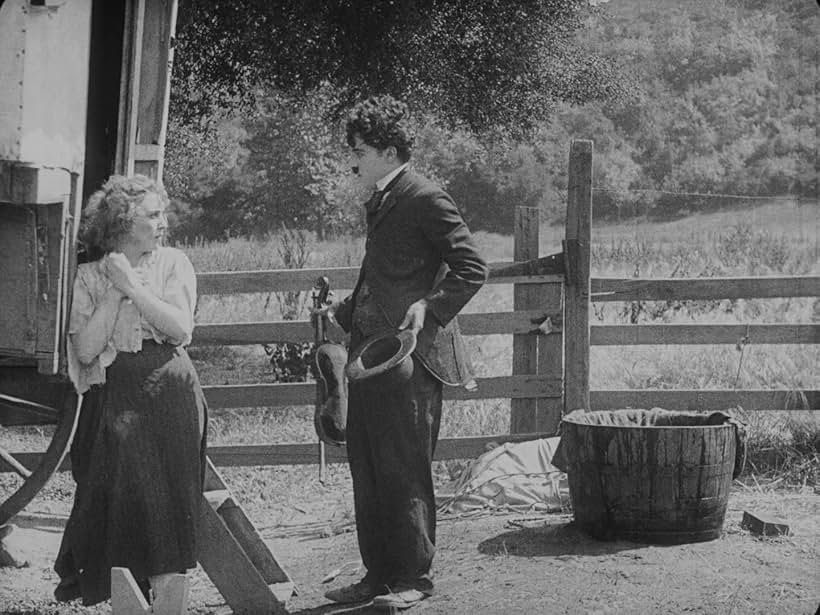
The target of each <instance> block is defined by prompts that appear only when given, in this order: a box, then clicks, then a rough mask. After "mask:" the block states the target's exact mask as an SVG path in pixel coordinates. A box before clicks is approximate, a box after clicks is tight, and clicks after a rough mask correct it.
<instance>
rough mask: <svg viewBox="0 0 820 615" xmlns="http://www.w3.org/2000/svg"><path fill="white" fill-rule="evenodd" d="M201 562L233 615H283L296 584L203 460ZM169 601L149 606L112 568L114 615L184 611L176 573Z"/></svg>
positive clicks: (125, 574) (125, 575)
mask: <svg viewBox="0 0 820 615" xmlns="http://www.w3.org/2000/svg"><path fill="white" fill-rule="evenodd" d="M197 528H198V529H197V531H198V534H197V548H198V550H199V563H200V565H201V566H202V568H203V570H205V573H206V574H207V575H208V577H209V578H210V579H211V581H212V582H213V584H214V585H215V586H216V588H217V589H218V590H219V593H220V594H222V597H223V598H225V602H227V604H228V606H229V607H230V608H231V610H232V611H233V613H235V614H236V615H240V614H242V615H257V614H259V615H262V614H264V615H287V609H286V608H285V602H286V601H287V600H288V598H290V597H291V596H292V595H293V594H294V593H295V585H294V583H293V581H292V580H291V579H290V576H288V573H287V572H285V570H284V569H283V568H282V566H281V565H280V564H279V562H277V561H276V558H275V557H274V556H273V554H272V553H271V552H270V549H268V546H267V545H266V544H265V543H264V542H263V541H262V538H260V536H259V534H258V533H257V531H256V528H255V527H254V526H253V524H252V523H251V522H250V520H249V519H248V517H247V516H246V515H245V512H244V511H243V510H242V509H241V508H240V507H239V506H238V505H237V504H236V502H235V501H234V499H233V497H231V494H230V491H229V490H228V486H227V485H226V484H225V481H224V480H223V479H222V477H221V476H220V475H219V473H218V472H217V471H216V468H215V467H214V466H213V464H212V463H211V460H210V459H208V460H207V466H206V468H205V489H204V495H203V497H202V500H201V503H200V507H199V519H198V523H197ZM179 577H180V578H179V579H178V580H177V582H176V584H175V585H174V586H172V590H173V591H172V592H171V594H173V595H172V596H171V598H170V600H166V602H169V604H168V605H165V604H157V603H155V604H154V605H153V609H152V607H150V606H149V605H148V603H147V602H146V600H145V598H144V597H143V595H142V593H141V592H140V590H139V588H138V587H137V584H136V582H135V581H134V580H133V577H132V576H131V573H130V572H129V571H128V570H127V569H124V568H114V569H113V570H112V572H111V606H112V611H113V615H150V614H151V613H154V614H155V615H181V614H182V613H184V612H185V610H186V609H187V606H186V605H187V600H188V594H187V582H186V579H185V577H184V575H179Z"/></svg>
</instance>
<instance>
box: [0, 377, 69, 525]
mask: <svg viewBox="0 0 820 615" xmlns="http://www.w3.org/2000/svg"><path fill="white" fill-rule="evenodd" d="M81 401H82V397H81V396H76V395H74V394H73V393H72V394H69V395H67V396H66V400H65V403H64V408H63V410H62V411H60V410H57V409H56V408H52V407H51V406H45V405H43V404H38V403H35V402H31V401H27V400H24V399H19V398H17V397H11V396H9V395H3V394H1V393H0V402H2V403H3V404H4V405H7V406H15V407H17V408H20V409H22V410H23V411H24V412H26V413H27V414H33V415H35V416H38V417H39V418H41V419H43V418H46V419H49V418H51V419H53V421H54V422H55V423H57V430H56V431H55V432H54V436H53V437H52V439H51V442H50V443H49V445H48V448H47V449H46V452H45V454H44V455H43V456H42V458H41V460H40V464H39V465H38V466H37V467H36V468H35V469H34V470H33V471H29V470H28V469H27V468H26V467H25V466H23V464H21V463H20V462H18V461H17V460H16V459H14V457H12V455H11V454H10V453H8V452H7V451H5V450H3V448H2V447H0V457H2V459H3V461H5V462H6V463H7V464H8V465H10V466H11V467H12V469H13V470H14V471H15V472H17V474H19V475H20V476H21V477H22V478H23V479H24V482H23V484H22V485H21V486H20V488H19V489H17V491H15V492H14V493H12V494H11V496H9V497H8V498H7V499H6V501H5V502H3V503H2V504H0V525H3V524H5V523H7V522H8V521H9V519H11V518H12V517H13V516H14V515H16V514H17V513H19V512H20V511H21V510H23V508H25V507H26V506H27V505H28V503H29V502H31V500H33V499H34V496H36V495H37V494H38V493H39V492H40V489H42V488H43V487H44V486H45V484H46V483H47V482H48V481H49V479H50V478H51V477H52V476H53V475H54V473H55V472H56V471H57V469H58V468H59V467H60V465H61V464H62V463H63V460H64V459H65V456H66V454H67V453H68V449H69V447H70V446H71V440H72V439H73V438H74V432H75V431H76V430H77V422H78V420H79V418H80V402H81Z"/></svg>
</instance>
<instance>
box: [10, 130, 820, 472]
mask: <svg viewBox="0 0 820 615" xmlns="http://www.w3.org/2000/svg"><path fill="white" fill-rule="evenodd" d="M591 206H592V143H591V142H590V141H574V142H573V143H572V147H571V152H570V161H569V191H568V211H567V223H566V235H565V236H566V239H565V241H564V242H563V246H562V252H561V254H557V255H553V257H552V261H551V262H552V263H553V264H552V266H551V267H542V266H540V265H539V261H536V260H535V259H538V257H539V254H538V249H539V248H538V246H539V237H538V235H539V224H538V210H537V209H531V208H518V209H517V210H516V212H515V235H514V242H515V243H514V255H513V258H514V262H513V263H494V264H492V265H491V278H490V280H489V281H488V283H489V284H507V285H509V284H512V285H513V289H514V303H513V311H512V312H490V313H470V314H463V315H462V316H460V317H459V319H460V322H461V327H462V331H463V333H464V334H465V335H490V334H504V335H510V336H512V344H513V357H512V370H511V371H512V375H510V376H499V377H493V378H482V379H479V380H478V385H479V386H478V389H477V390H476V391H467V390H465V389H463V388H452V387H445V391H444V393H445V399H458V400H469V399H503V398H506V399H510V400H511V404H510V412H511V416H510V425H511V429H510V431H511V433H509V434H488V435H486V436H479V437H466V438H443V439H442V440H440V441H439V444H438V447H437V450H436V458H437V459H453V458H468V457H474V456H476V455H478V454H480V453H482V452H483V451H484V450H485V447H486V445H487V444H488V443H489V442H505V441H517V440H526V439H532V438H534V437H538V436H546V435H553V434H555V433H556V430H557V428H558V425H559V423H560V419H561V415H562V413H565V412H567V411H570V410H573V409H575V408H589V409H592V410H599V409H615V408H627V407H633V408H642V407H653V406H661V407H664V408H668V409H673V410H688V409H723V408H727V407H731V406H737V405H740V406H742V407H743V408H745V409H746V410H775V409H795V408H807V409H820V391H817V390H810V391H801V392H799V393H797V392H794V391H789V390H658V389H643V390H593V391H590V390H589V349H590V345H607V346H613V345H619V346H623V345H644V344H687V345H688V344H732V345H734V344H736V343H737V342H738V341H739V340H740V339H742V338H745V339H747V340H748V341H749V342H751V343H753V344H817V343H818V342H820V325H818V324H796V325H795V324H749V325H746V324H734V325H727V324H698V325H688V324H687V325H679V324H672V325H667V324H663V325H661V324H659V325H592V326H590V323H589V313H590V309H591V305H590V304H591V302H592V301H596V302H597V301H658V300H660V301H667V300H719V299H747V298H771V297H817V296H820V277H818V276H793V277H755V278H712V279H702V278H697V279H685V278H675V279H633V278H630V279H612V278H590V272H589V267H590V241H591ZM542 260H548V259H542ZM525 262H528V263H529V264H528V265H524V266H521V267H519V268H518V269H519V272H518V273H516V271H515V267H513V265H515V264H516V263H518V264H521V263H525ZM556 262H557V263H563V267H562V268H560V269H561V270H560V271H558V272H556V271H555V269H556V267H555V263H556ZM545 271H548V273H545ZM511 272H512V273H511ZM357 274H358V270H357V269H356V268H350V267H345V268H336V269H333V268H331V269H327V268H326V269H321V270H318V269H314V270H311V269H298V270H276V271H247V272H227V273H200V274H199V275H198V276H197V279H198V285H199V293H200V294H201V295H231V294H239V293H270V292H287V291H304V290H306V289H310V288H311V287H312V286H313V283H314V281H315V279H316V278H317V277H318V276H320V275H326V276H328V277H329V278H330V280H331V282H332V284H333V286H334V288H338V289H345V288H352V287H353V286H354V285H355V282H356V278H357ZM545 318H549V321H548V322H549V324H550V327H545V326H541V327H539V326H538V324H537V323H542V321H544V320H545ZM534 323H535V324H534ZM562 323H563V326H561V324H562ZM545 331H550V332H545ZM312 340H313V329H312V328H311V325H310V323H309V322H308V321H306V320H305V321H281V322H252V323H228V324H207V323H204V324H198V325H197V327H196V329H195V332H194V340H193V345H194V346H207V345H211V346H213V345H256V344H265V343H276V342H280V343H281V342H309V341H312ZM204 388H205V394H206V396H207V399H208V403H209V405H210V407H211V408H213V409H223V408H250V407H271V406H309V407H310V406H312V405H313V404H314V402H315V393H316V389H315V384H314V383H288V384H233V385H231V384H228V385H209V386H205V387H204ZM311 411H312V410H311ZM209 455H210V457H211V459H212V460H213V461H214V463H215V464H216V465H219V466H253V465H279V464H310V463H318V461H319V449H318V444H317V443H316V442H303V443H293V444H270V445H244V446H213V447H210V449H209ZM16 456H17V457H18V459H19V460H20V461H21V462H23V463H31V464H36V462H37V458H38V457H39V454H36V453H30V454H25V453H21V454H19V455H16ZM326 460H327V461H329V462H343V461H346V457H345V452H344V450H343V449H340V448H334V447H328V450H327V455H326Z"/></svg>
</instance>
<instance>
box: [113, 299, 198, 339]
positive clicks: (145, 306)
mask: <svg viewBox="0 0 820 615" xmlns="http://www.w3.org/2000/svg"><path fill="white" fill-rule="evenodd" d="M128 297H129V298H130V299H131V301H133V302H134V305H136V306H137V309H138V310H139V311H140V314H142V317H143V318H145V320H147V321H148V322H149V323H150V324H151V326H153V327H154V328H155V329H157V330H158V331H160V332H162V333H164V334H165V335H167V336H168V338H169V339H170V340H171V341H172V342H174V343H177V344H181V343H182V341H183V340H184V339H185V338H186V337H187V336H188V335H190V334H191V330H192V329H193V323H192V322H191V315H190V313H189V312H188V311H187V310H184V309H182V308H180V307H177V306H175V305H171V304H170V303H167V302H165V301H163V300H162V299H160V298H159V297H157V296H155V295H154V294H153V293H152V292H151V291H150V290H148V288H147V287H145V286H141V285H139V286H136V287H132V288H131V290H130V292H129V293H128Z"/></svg>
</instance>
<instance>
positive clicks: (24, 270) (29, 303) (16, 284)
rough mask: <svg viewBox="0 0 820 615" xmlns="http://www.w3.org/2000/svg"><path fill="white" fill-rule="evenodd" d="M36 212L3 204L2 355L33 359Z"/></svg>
mask: <svg viewBox="0 0 820 615" xmlns="http://www.w3.org/2000/svg"><path fill="white" fill-rule="evenodd" d="M35 225H36V220H35V216H34V210H33V209H32V208H31V207H18V206H11V205H5V204H0V268H2V273H3V275H2V278H0V296H2V298H3V307H2V309H0V353H1V354H7V355H12V356H17V357H28V358H33V357H34V353H35V351H36V344H37V279H38V274H37V272H38V267H37V265H38V259H37V249H36V246H37V233H36V228H35Z"/></svg>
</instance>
